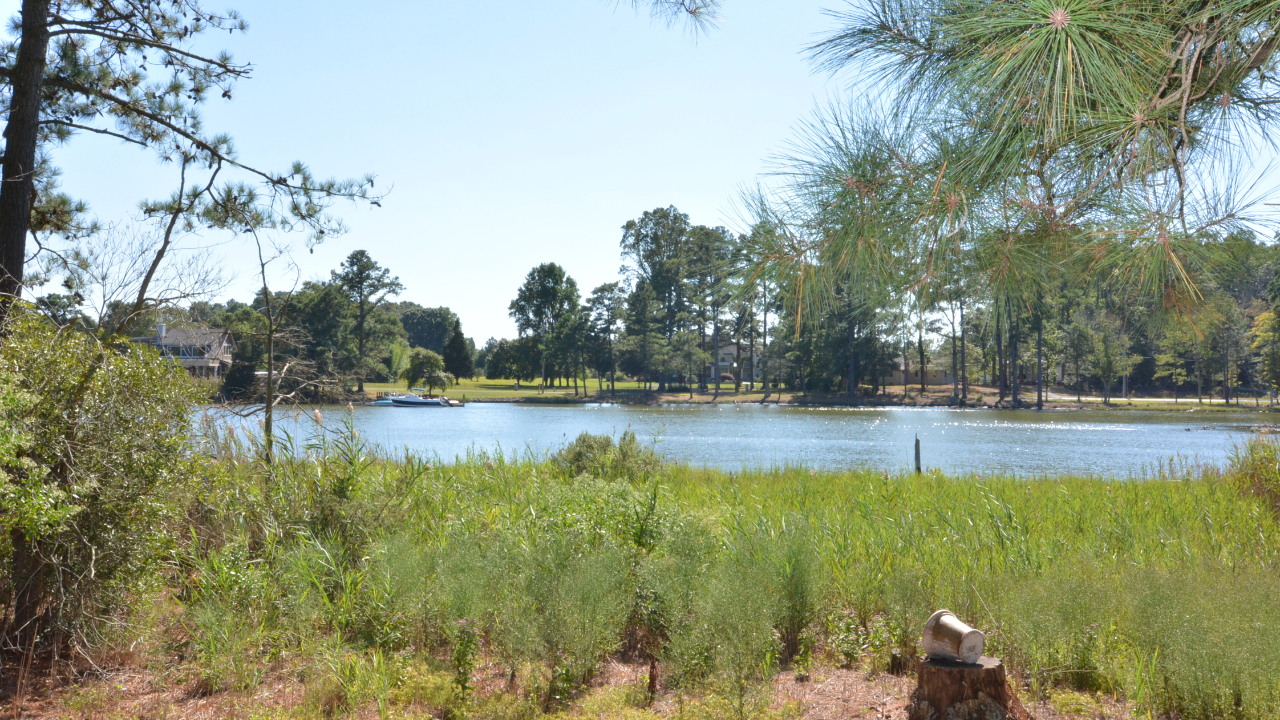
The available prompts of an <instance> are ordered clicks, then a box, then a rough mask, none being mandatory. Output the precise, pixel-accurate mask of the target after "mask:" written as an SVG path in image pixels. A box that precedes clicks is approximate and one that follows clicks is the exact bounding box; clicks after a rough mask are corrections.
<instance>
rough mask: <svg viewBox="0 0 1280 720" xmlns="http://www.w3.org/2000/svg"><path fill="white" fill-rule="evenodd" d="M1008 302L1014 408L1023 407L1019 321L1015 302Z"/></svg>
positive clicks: (1010, 365)
mask: <svg viewBox="0 0 1280 720" xmlns="http://www.w3.org/2000/svg"><path fill="white" fill-rule="evenodd" d="M1006 302H1008V303H1009V374H1010V375H1011V376H1012V380H1013V406H1014V407H1022V396H1021V394H1020V391H1021V390H1022V379H1021V378H1020V377H1019V376H1020V375H1021V373H1020V372H1019V371H1018V319H1017V316H1016V315H1015V314H1014V312H1013V301H1012V300H1009V299H1007V298H1006Z"/></svg>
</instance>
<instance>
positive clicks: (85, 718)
mask: <svg viewBox="0 0 1280 720" xmlns="http://www.w3.org/2000/svg"><path fill="white" fill-rule="evenodd" d="M492 670H493V669H486V668H481V669H479V670H478V672H477V677H476V681H477V685H478V688H477V690H478V691H479V692H481V693H485V692H491V691H494V690H496V689H497V687H498V686H499V685H500V684H501V683H500V682H499V677H498V673H496V672H493V671H492ZM646 672H647V666H645V665H642V664H629V663H623V662H619V661H610V662H609V663H608V664H607V665H606V666H605V667H604V668H602V671H601V672H600V674H599V675H598V676H597V677H596V680H595V681H594V682H593V683H592V687H591V688H589V689H588V690H587V691H586V693H584V695H583V696H582V697H579V698H578V699H577V700H576V701H575V702H574V703H572V705H571V706H570V708H569V710H568V712H569V714H570V715H579V714H581V713H580V709H581V707H582V704H583V701H584V700H586V699H587V698H589V697H590V696H591V694H592V693H595V692H601V691H602V690H605V689H608V688H611V687H620V686H624V685H629V686H636V685H637V684H640V683H643V681H644V677H645V673H646ZM773 685H774V688H773V690H774V707H775V708H781V707H784V706H785V705H787V704H788V703H794V705H793V707H798V709H799V712H800V720H846V719H848V718H867V719H868V720H871V719H875V720H905V718H906V717H907V704H908V701H909V696H910V694H911V691H912V689H914V685H915V679H914V676H912V675H906V676H901V677H899V676H894V675H889V674H879V675H876V676H874V677H872V676H868V675H867V674H866V673H865V672H863V671H860V670H845V669H840V668H833V667H823V668H819V669H817V670H816V671H815V672H814V673H813V674H812V675H811V676H810V677H808V678H806V679H797V678H796V677H795V676H794V675H793V674H792V673H790V672H784V673H781V674H779V675H778V676H777V677H776V678H775V680H774V683H773ZM40 686H41V687H38V688H34V689H32V690H29V691H28V692H26V693H24V695H25V697H23V698H22V699H21V700H16V699H15V698H14V697H13V694H12V692H10V694H9V695H8V696H7V697H4V698H0V718H5V719H8V718H12V719H13V720H169V719H172V718H183V719H188V718H189V719H190V720H221V719H223V718H230V719H237V720H255V719H257V718H276V717H312V716H314V713H315V710H313V709H310V708H306V707H305V705H306V702H307V693H306V690H307V688H306V687H305V686H304V685H303V684H302V683H300V682H297V681H296V680H294V679H290V678H289V677H287V674H285V673H278V674H275V675H273V676H271V677H269V678H268V679H266V680H265V681H264V682H263V683H262V684H261V685H259V686H258V687H257V688H256V690H255V691H253V692H252V693H234V692H226V693H215V694H211V695H204V694H202V693H200V692H198V690H197V688H195V687H194V686H192V685H190V684H188V685H185V686H174V685H173V684H171V683H166V682H165V681H164V679H163V678H162V677H157V676H152V675H148V674H145V673H142V672H139V671H129V670H121V671H118V672H114V673H108V674H105V675H104V676H100V677H98V678H96V679H86V680H82V681H79V682H74V683H67V682H65V681H63V682H61V683H58V682H53V681H48V680H46V681H44V682H42V683H40ZM1024 702H1025V701H1024ZM677 707H678V705H677V701H676V698H675V697H673V696H672V695H670V694H663V695H661V696H660V697H659V699H658V701H657V702H655V703H654V706H653V708H652V713H653V714H654V715H655V716H656V717H658V718H663V717H668V716H671V715H672V714H674V713H676V712H677ZM1027 709H1028V710H1029V711H1030V712H1031V713H1032V715H1033V716H1034V717H1035V718H1036V719H1037V720H1086V719H1087V720H1130V713H1129V711H1128V709H1127V708H1126V707H1125V706H1124V705H1123V704H1121V703H1118V702H1116V701H1115V700H1113V699H1111V698H1108V697H1096V696H1089V695H1077V694H1074V693H1066V694H1057V695H1055V696H1054V697H1053V700H1052V702H1043V703H1038V704H1029V703H1028V704H1027ZM346 716H347V717H352V718H370V719H372V718H378V717H380V716H379V712H378V708H377V707H376V705H375V704H374V703H368V704H367V705H366V706H364V707H360V708H356V709H355V710H354V711H353V712H351V713H349V714H348V715H346ZM431 716H432V715H431V713H430V711H429V710H428V709H426V708H412V707H402V708H391V712H390V714H389V717H416V718H426V717H431Z"/></svg>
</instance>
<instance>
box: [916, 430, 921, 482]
mask: <svg viewBox="0 0 1280 720" xmlns="http://www.w3.org/2000/svg"><path fill="white" fill-rule="evenodd" d="M916 474H917V475H919V474H920V436H919V435H916Z"/></svg>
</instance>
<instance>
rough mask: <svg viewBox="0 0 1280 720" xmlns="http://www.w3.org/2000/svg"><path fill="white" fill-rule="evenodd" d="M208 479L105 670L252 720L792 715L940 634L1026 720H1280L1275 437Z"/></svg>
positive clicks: (240, 474) (596, 446)
mask: <svg viewBox="0 0 1280 720" xmlns="http://www.w3.org/2000/svg"><path fill="white" fill-rule="evenodd" d="M207 450H208V451H209V452H210V454H211V456H213V457H216V458H218V459H217V460H216V461H215V462H211V463H209V464H208V465H207V467H206V468H205V470H204V473H203V474H202V475H201V476H200V477H198V478H195V482H194V483H193V485H192V487H191V495H190V497H187V498H182V499H180V500H181V503H182V508H183V510H182V512H181V513H179V514H176V515H174V517H173V527H172V528H171V531H172V532H171V534H172V536H173V537H174V539H175V546H174V549H173V559H172V562H171V564H170V566H169V569H168V571H167V572H166V573H165V574H163V575H162V576H159V577H157V579H156V582H155V585H154V586H153V587H151V588H150V590H149V591H148V592H146V593H140V594H138V595H137V596H136V597H135V601H134V603H133V604H132V605H131V606H130V607H129V608H126V609H125V612H123V613H122V614H121V615H120V616H119V617H118V618H116V620H115V621H113V622H112V623H110V624H109V625H108V626H107V627H104V628H103V629H102V631H101V634H100V635H98V636H97V637H96V638H93V642H91V643H90V644H89V646H88V652H89V654H90V655H92V656H93V657H95V658H96V661H97V662H98V663H100V664H103V663H105V664H110V663H112V662H114V663H116V664H117V665H119V666H122V667H125V668H126V669H127V670H128V672H130V673H133V674H134V675H137V674H139V673H141V674H144V675H145V676H146V677H148V678H150V680H149V681H148V682H149V683H150V684H151V685H152V686H156V687H162V688H168V689H171V690H173V691H174V692H185V693H188V694H190V695H191V697H203V698H212V699H214V700H217V699H219V698H222V699H224V700H227V702H230V699H232V698H234V699H235V702H236V703H238V704H236V707H237V708H239V710H237V711H236V712H237V714H238V715H239V716H243V717H299V718H304V717H322V716H326V717H328V716H335V715H350V716H379V717H390V716H404V717H426V716H428V715H430V716H432V717H437V718H439V717H446V718H462V717H468V718H477V719H492V720H533V719H534V718H538V717H540V716H543V715H548V716H555V715H558V714H562V713H566V712H568V713H571V714H577V715H582V714H584V713H585V714H589V715H591V716H593V717H599V718H602V719H603V718H609V719H610V720H614V719H616V720H638V719H639V718H645V717H656V716H665V715H674V716H678V717H685V716H690V717H695V718H699V720H751V719H771V720H779V719H781V718H795V717H803V716H805V713H807V712H809V711H808V710H806V706H804V705H803V703H802V704H800V705H794V706H793V705H787V704H785V703H783V704H779V703H778V702H775V700H776V697H775V695H774V694H773V691H772V690H771V689H770V688H774V687H775V686H776V683H777V682H779V680H778V679H779V678H782V677H785V678H792V677H800V676H807V675H809V674H812V673H817V674H819V675H821V674H823V673H827V674H831V673H853V675H850V676H849V677H851V678H855V677H861V678H864V679H865V678H874V677H875V676H876V675H877V674H878V673H881V672H884V671H886V670H888V669H890V668H891V667H894V666H895V663H896V664H897V666H901V664H902V663H901V661H900V659H901V658H904V657H905V658H910V657H912V656H913V655H914V654H915V653H916V652H917V651H916V647H915V643H916V639H917V637H918V633H919V630H920V626H921V624H922V623H923V621H924V619H925V618H927V617H928V615H929V613H930V612H932V610H934V609H937V608H938V607H949V608H950V609H952V610H954V611H956V612H957V613H959V614H960V615H961V617H963V618H965V619H967V620H968V621H970V622H971V623H973V624H974V625H976V626H978V627H981V628H982V629H984V630H985V631H987V632H988V636H989V638H990V639H989V643H988V648H989V653H990V654H993V655H997V656H1001V657H1003V658H1004V659H1005V661H1006V663H1007V664H1008V665H1009V666H1010V668H1011V669H1012V671H1013V673H1014V677H1015V681H1016V683H1017V688H1018V692H1019V693H1020V694H1022V695H1023V697H1024V699H1026V700H1027V702H1028V703H1029V704H1032V705H1034V704H1035V703H1037V702H1045V703H1052V702H1053V701H1054V699H1055V698H1060V697H1064V696H1066V695H1070V696H1071V697H1076V698H1081V700H1080V702H1079V703H1077V704H1079V706H1080V707H1081V708H1094V709H1096V708H1097V707H1101V706H1102V705H1107V704H1108V703H1109V705H1108V706H1109V707H1124V708H1127V710H1126V712H1132V713H1134V715H1135V716H1142V717H1146V716H1147V714H1148V713H1150V714H1151V716H1152V717H1159V716H1162V715H1169V716H1176V717H1179V718H1186V719H1188V720H1189V719H1191V718H1205V719H1207V718H1216V717H1235V718H1264V717H1275V716H1276V715H1277V714H1280V686H1278V685H1277V681H1276V680H1275V678H1276V677H1280V637H1277V636H1275V634H1274V633H1268V632H1265V629H1264V624H1265V619H1264V618H1263V617H1262V615H1264V614H1265V612H1266V609H1265V606H1264V605H1263V604H1262V602H1261V598H1267V597H1274V596H1276V594H1277V593H1280V579H1278V578H1277V574H1276V571H1277V569H1280V522H1278V521H1277V518H1276V514H1275V512H1274V508H1273V505H1272V498H1273V497H1275V494H1274V493H1273V490H1274V488H1276V487H1280V484H1277V482H1276V475H1277V473H1278V471H1277V470H1276V466H1277V465H1276V463H1275V462H1273V461H1274V460H1276V459H1280V450H1278V449H1277V446H1276V445H1275V444H1274V443H1271V442H1270V441H1267V440H1258V441H1255V443H1253V444H1252V445H1251V446H1250V447H1249V448H1248V449H1246V451H1245V452H1244V454H1242V455H1241V456H1240V457H1239V458H1237V460H1236V462H1235V463H1234V465H1233V467H1232V469H1231V470H1230V471H1228V472H1226V473H1218V472H1215V471H1213V470H1207V471H1204V473H1205V474H1202V475H1197V476H1194V477H1190V476H1188V477H1164V478H1162V479H1153V480H1148V481H1139V482H1114V481H1107V480H1100V479H1089V478H1070V477H1062V478H1049V479H1044V478H1041V479H1036V480H1019V479H1012V478H1002V477H976V476H974V477H947V476H943V475H940V474H937V473H934V474H925V475H921V476H913V475H888V474H885V473H883V472H881V471H853V472H840V473H824V472H818V471H814V470H809V469H805V468H785V469H773V470H760V471H746V472H739V473H725V472H720V471H715V470H707V469H698V468H690V467H686V466H682V465H672V464H667V463H663V462H661V461H660V459H659V458H658V457H657V456H655V455H654V454H653V453H652V452H651V451H650V450H648V449H646V448H644V447H642V446H641V445H640V444H639V443H637V442H635V441H634V439H633V438H628V437H624V438H623V439H622V440H621V441H620V442H617V443H615V442H613V441H612V440H610V439H607V438H592V437H584V438H580V439H579V440H578V441H576V442H575V443H573V444H572V445H570V446H568V447H566V448H565V449H564V450H563V451H562V452H560V453H559V454H558V455H556V456H554V457H552V458H549V459H543V460H538V459H531V458H509V457H503V456H501V455H495V454H487V453H482V452H475V453H472V454H471V455H469V456H468V457H467V458H465V459H463V460H461V461H459V462H455V463H447V464H442V465H433V464H432V463H430V462H428V461H427V460H425V459H422V458H417V457H414V456H412V455H405V456H394V457H388V456H380V455H378V454H375V453H374V452H373V451H371V450H370V449H369V448H368V447H366V446H365V445H364V444H363V443H362V442H361V441H360V440H359V439H358V438H357V437H356V436H354V435H353V434H350V433H347V434H341V433H339V434H325V435H317V436H314V437H312V438H311V439H310V440H308V441H306V442H305V443H302V442H300V443H299V444H298V445H296V446H294V447H292V448H286V449H285V451H284V452H283V454H282V458H281V460H280V461H279V463H278V465H277V466H276V467H275V468H274V469H273V470H272V471H271V472H267V470H266V469H265V467H264V466H263V465H262V464H261V462H259V460H260V458H259V456H258V454H257V451H258V449H257V448H255V447H254V446H253V445H252V444H251V441H250V442H249V443H245V442H243V441H240V440H237V439H234V438H221V439H215V440H214V441H211V443H210V445H209V447H208V448H207ZM126 649H127V652H126ZM610 663H613V664H615V665H616V664H617V663H623V664H624V665H626V666H627V667H630V668H633V669H634V673H633V675H632V676H631V680H630V681H628V682H629V683H630V684H624V685H625V686H613V685H608V684H607V683H606V684H605V685H602V684H601V682H602V681H601V680H600V678H601V677H604V676H607V675H608V674H609V671H608V668H609V667H613V666H614V665H611V664H610ZM840 668H847V669H845V670H841V669H840ZM650 671H656V673H657V674H656V677H657V678H658V681H656V683H655V684H654V685H652V686H650V685H648V683H647V677H648V673H649V672H650ZM780 672H783V673H784V674H783V675H779V674H778V673H780ZM867 682H870V681H869V680H868V681H867ZM286 686H287V687H289V688H292V690H291V692H292V693H293V694H292V695H288V697H291V698H292V700H289V701H288V702H284V703H283V704H281V703H280V702H277V701H276V700H271V699H270V697H272V695H271V694H272V693H273V692H276V690H273V689H272V688H276V689H279V688H283V687H286ZM89 687H91V684H87V685H82V686H81V685H73V686H71V687H70V688H64V689H63V690H62V691H59V692H57V693H54V695H53V696H52V697H53V701H52V703H51V704H50V705H49V706H48V707H49V708H52V710H51V714H49V715H48V716H49V717H60V715H57V714H56V713H57V712H63V711H69V710H72V709H74V707H73V706H74V705H75V703H76V702H80V701H79V700H76V699H75V698H77V697H78V698H81V700H83V697H84V693H85V692H88V691H87V690H86V689H85V688H89ZM651 690H652V691H653V693H654V696H653V697H649V692H650V691H651ZM280 692H283V691H280ZM77 693H79V694H77ZM279 697H283V695H279ZM255 698H256V699H255ZM277 699H278V698H277ZM103 703H104V704H102V705H101V706H100V707H99V709H102V708H109V703H106V701H105V700H104V701H103ZM1044 707H1048V706H1044ZM95 712H96V711H95ZM103 712H105V710H104V711H103ZM1046 712H1048V711H1046ZM1055 712H1056V711H1055ZM1082 712H1084V711H1083V710H1082ZM1088 712H1089V713H1092V712H1094V710H1089V711H1088ZM73 716H74V715H73ZM103 716H105V715H103ZM1061 716H1062V717H1073V716H1074V715H1072V714H1071V713H1070V712H1066V711H1063V713H1062V715H1061ZM1083 716H1088V717H1092V716H1093V715H1090V714H1088V713H1086V714H1085V715H1083ZM1055 717H1056V716H1055Z"/></svg>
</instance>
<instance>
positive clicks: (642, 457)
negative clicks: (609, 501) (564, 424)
mask: <svg viewBox="0 0 1280 720" xmlns="http://www.w3.org/2000/svg"><path fill="white" fill-rule="evenodd" d="M552 462H553V463H554V464H555V465H556V466H558V467H559V468H561V470H563V471H564V472H565V474H567V475H568V476H569V477H578V476H579V475H591V476H592V477H597V478H601V479H604V480H640V479H643V478H646V477H649V476H650V475H651V474H653V473H654V472H655V471H656V470H658V468H660V467H661V466H662V457H661V456H660V455H658V453H657V452H656V451H655V450H654V449H653V448H652V447H645V446H644V445H642V444H640V441H639V439H637V438H636V434H635V433H634V432H632V431H630V430H627V431H625V432H623V433H622V436H621V437H619V438H618V442H617V444H616V445H615V444H614V442H613V438H612V437H609V436H608V435H592V434H591V433H585V432H584V433H582V434H581V435H579V436H578V437H577V438H576V439H575V440H574V441H573V442H571V443H569V444H568V445H566V446H565V447H564V448H563V449H562V450H560V451H559V452H557V453H556V454H555V455H553V456H552Z"/></svg>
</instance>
